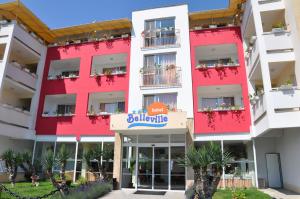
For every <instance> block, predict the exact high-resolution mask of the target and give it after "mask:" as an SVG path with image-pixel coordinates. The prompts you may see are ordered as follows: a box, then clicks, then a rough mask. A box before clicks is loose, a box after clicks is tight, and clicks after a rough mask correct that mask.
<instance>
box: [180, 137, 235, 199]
mask: <svg viewBox="0 0 300 199" xmlns="http://www.w3.org/2000/svg"><path fill="white" fill-rule="evenodd" d="M230 157H231V156H230V153H228V152H224V153H223V154H222V149H221V146H220V145H218V144H216V143H213V142H210V143H209V144H207V145H202V146H201V147H200V148H198V149H196V148H195V147H194V146H191V147H190V148H189V149H188V151H187V154H186V157H185V159H184V160H180V161H179V163H180V164H181V165H182V166H185V167H192V168H193V170H194V186H193V188H192V189H193V190H192V196H193V198H194V199H211V198H212V197H213V195H214V194H215V192H216V191H217V187H218V184H219V182H220V180H221V176H222V174H223V166H225V165H226V164H227V163H228V161H229V159H230Z"/></svg>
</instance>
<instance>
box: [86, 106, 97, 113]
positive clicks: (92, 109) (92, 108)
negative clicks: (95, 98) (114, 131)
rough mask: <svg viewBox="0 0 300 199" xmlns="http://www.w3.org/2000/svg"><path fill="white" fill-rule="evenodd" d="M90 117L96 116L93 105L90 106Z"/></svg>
mask: <svg viewBox="0 0 300 199" xmlns="http://www.w3.org/2000/svg"><path fill="white" fill-rule="evenodd" d="M88 115H89V116H96V112H95V110H94V106H93V105H91V106H90V109H89V111H88Z"/></svg>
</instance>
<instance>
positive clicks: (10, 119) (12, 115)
mask: <svg viewBox="0 0 300 199" xmlns="http://www.w3.org/2000/svg"><path fill="white" fill-rule="evenodd" d="M0 113H1V114H0V120H1V121H4V122H7V123H9V124H14V125H17V126H21V127H26V128H28V127H29V122H30V120H31V115H30V112H29V111H27V110H23V109H21V108H18V107H14V106H12V105H9V104H0Z"/></svg>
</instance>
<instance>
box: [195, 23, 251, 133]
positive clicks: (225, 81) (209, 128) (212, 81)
mask: <svg viewBox="0 0 300 199" xmlns="http://www.w3.org/2000/svg"><path fill="white" fill-rule="evenodd" d="M190 43H191V44H190V45H191V63H192V65H191V67H192V81H193V99H194V118H195V120H194V121H195V134H208V133H210V134H215V133H248V132H250V111H249V108H250V107H249V100H248V85H247V76H246V70H245V61H244V53H243V46H242V40H241V35H240V28H238V27H232V28H218V29H210V30H200V31H191V32H190ZM221 44H235V45H236V46H237V49H238V52H237V53H238V59H239V66H238V67H231V68H224V69H222V70H217V69H215V68H209V69H207V70H199V69H197V68H196V65H197V64H198V63H196V48H197V47H199V46H205V45H221ZM217 85H220V86H222V85H240V86H241V87H242V93H241V94H242V96H243V104H244V107H245V110H242V111H239V112H234V111H222V112H219V111H212V113H204V112H199V111H198V110H199V108H200V107H198V104H197V102H198V100H199V99H198V98H199V96H198V93H197V90H198V87H199V86H217ZM220 97H221V96H220Z"/></svg>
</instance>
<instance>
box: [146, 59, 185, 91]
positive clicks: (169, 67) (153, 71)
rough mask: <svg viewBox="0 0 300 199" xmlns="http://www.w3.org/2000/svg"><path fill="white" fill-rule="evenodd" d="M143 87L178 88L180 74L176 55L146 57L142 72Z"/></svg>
mask: <svg viewBox="0 0 300 199" xmlns="http://www.w3.org/2000/svg"><path fill="white" fill-rule="evenodd" d="M142 71H143V72H142V75H143V77H142V78H143V86H178V85H180V78H181V72H180V68H179V67H177V66H176V53H164V54H155V55H146V56H145V58H144V67H143V70H142Z"/></svg>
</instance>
